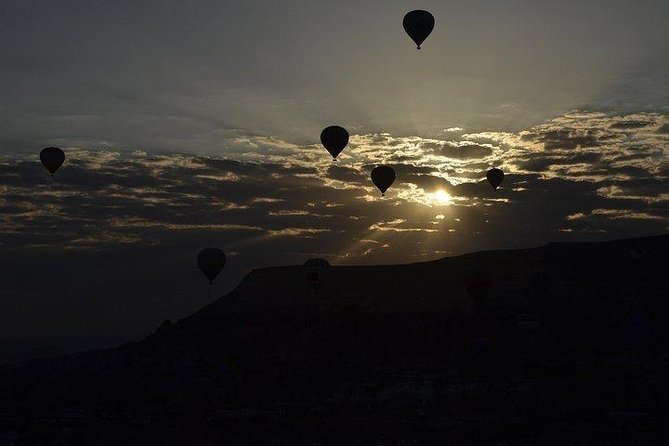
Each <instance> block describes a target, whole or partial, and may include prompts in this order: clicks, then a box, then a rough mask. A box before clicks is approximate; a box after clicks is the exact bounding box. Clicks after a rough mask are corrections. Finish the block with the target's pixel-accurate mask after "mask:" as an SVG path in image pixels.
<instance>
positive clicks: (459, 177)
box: [0, 112, 669, 335]
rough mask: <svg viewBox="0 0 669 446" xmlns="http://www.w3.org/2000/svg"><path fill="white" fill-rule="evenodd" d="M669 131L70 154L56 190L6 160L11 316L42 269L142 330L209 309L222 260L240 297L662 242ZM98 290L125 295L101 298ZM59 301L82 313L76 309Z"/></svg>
mask: <svg viewBox="0 0 669 446" xmlns="http://www.w3.org/2000/svg"><path fill="white" fill-rule="evenodd" d="M668 126H669V117H668V116H666V115H660V114H647V113H645V114H632V115H624V116H621V115H609V114H604V113H586V112H573V113H569V114H566V115H564V116H561V117H559V118H556V119H553V120H551V121H548V122H546V123H544V124H541V125H538V126H536V127H533V128H530V129H528V130H526V131H522V132H518V133H501V132H487V133H467V132H466V129H464V130H463V129H456V130H453V129H449V131H446V132H444V134H443V135H444V136H443V138H442V139H426V138H420V137H415V136H399V135H391V134H387V133H383V134H367V135H353V136H352V138H351V143H350V145H349V147H348V148H347V149H346V150H345V151H344V153H343V154H342V155H341V156H340V158H339V160H338V161H337V162H332V161H331V159H330V158H329V156H327V153H326V152H325V151H324V149H322V148H321V147H319V146H317V145H308V146H297V145H294V144H290V143H286V142H283V141H281V140H279V139H275V138H269V137H259V136H245V137H243V138H242V137H240V138H239V139H238V140H237V141H236V142H235V143H234V144H233V145H231V147H229V148H228V151H227V153H229V154H230V155H229V156H226V158H216V157H211V156H198V155H183V154H175V153H171V154H162V155H157V154H147V153H144V152H118V151H113V150H95V151H93V150H86V149H84V148H66V149H65V150H66V154H67V161H66V163H65V165H64V166H63V167H62V168H61V170H60V171H59V172H58V173H57V174H56V177H55V179H53V180H52V179H51V178H50V177H49V176H48V175H47V174H46V171H45V170H44V169H43V167H42V166H41V165H40V164H39V162H38V160H37V155H36V154H29V155H16V156H11V157H9V156H5V157H4V158H2V159H1V160H0V210H1V214H0V248H2V254H0V257H1V259H0V260H2V261H3V264H5V263H6V264H8V265H10V266H9V267H8V268H7V269H6V270H5V271H4V272H3V273H2V274H3V275H4V277H3V280H6V281H9V282H8V283H10V284H13V285H11V286H10V288H9V289H10V290H12V295H11V296H5V297H3V301H2V302H3V305H4V307H3V310H4V312H1V313H2V314H4V315H5V316H3V317H4V318H7V319H9V318H10V317H16V316H17V312H28V313H30V311H29V309H30V308H32V306H31V305H32V304H30V305H29V304H27V303H26V302H30V299H28V297H27V296H30V295H32V296H43V294H40V291H39V290H40V289H41V288H40V287H42V288H45V287H46V285H44V284H43V283H42V284H34V283H31V282H30V280H29V279H21V278H17V277H19V276H21V275H22V274H23V275H24V276H25V277H27V276H28V271H32V272H31V273H30V274H35V273H36V274H38V275H41V274H46V277H52V278H53V280H55V281H57V279H56V277H57V276H58V274H63V273H64V271H65V274H74V273H73V272H72V268H74V267H77V268H83V270H86V271H88V274H92V276H91V277H89V276H83V275H82V276H78V277H79V278H78V279H74V278H72V280H71V282H72V283H75V282H76V283H78V285H77V286H76V287H75V288H76V290H75V291H74V292H75V294H77V293H79V294H77V295H81V296H84V295H98V294H100V295H103V296H105V297H104V299H108V298H109V293H113V296H114V297H113V298H111V299H112V300H111V302H114V305H116V306H115V307H114V308H115V310H112V309H108V311H107V313H108V316H107V317H109V318H110V319H109V321H110V322H109V327H108V329H109V330H110V331H111V330H112V329H113V327H114V325H115V324H116V322H118V321H117V320H116V319H114V317H112V316H109V314H115V315H116V316H117V317H118V318H122V317H124V316H122V315H123V314H124V311H122V310H121V308H124V309H127V308H134V310H133V312H134V313H136V314H138V316H136V317H137V321H136V325H134V326H133V325H132V324H130V325H131V326H133V327H135V329H136V330H137V331H139V330H140V329H139V327H140V326H141V327H144V326H145V325H146V320H150V321H151V322H156V321H155V320H154V319H158V318H164V316H169V317H175V316H178V315H183V314H185V313H187V312H188V311H192V310H193V309H194V308H195V307H196V306H198V305H201V304H202V303H203V302H204V301H206V299H205V298H203V299H204V301H203V300H202V299H200V300H198V299H194V300H188V299H185V298H184V297H183V296H186V295H188V294H189V290H192V289H193V288H192V287H194V286H200V284H201V282H202V280H201V279H202V278H200V277H199V275H198V272H197V271H196V270H195V268H194V264H193V260H192V259H193V257H194V255H195V254H196V253H197V251H198V250H199V249H201V248H203V247H208V246H218V247H221V248H223V249H224V250H225V251H226V252H227V253H228V254H229V257H230V259H229V260H230V261H229V269H228V271H227V272H226V274H227V276H226V277H227V280H228V282H225V283H226V284H225V285H224V287H226V286H231V285H233V284H234V282H235V281H237V280H238V279H239V277H240V276H241V275H242V274H243V273H244V272H246V271H248V270H249V269H250V268H253V267H258V266H268V265H277V264H297V263H302V262H303V261H304V260H306V259H307V258H309V257H314V256H322V257H327V258H328V259H330V260H331V261H332V262H333V263H334V264H364V263H395V262H411V261H422V260H430V259H434V258H437V257H441V256H444V255H455V254H459V253H464V252H468V251H473V250H480V249H495V248H513V247H522V246H531V245H537V244H542V243H545V242H549V241H557V240H596V239H609V238H617V237H628V236H640V235H645V234H654V233H662V232H666V231H667V230H668V229H669V187H667V178H668V177H669V165H668V163H667V155H668V151H669V146H668V143H669V133H668V132H667V130H666V129H667V127H668ZM380 163H384V164H389V165H392V166H393V167H394V168H395V169H396V171H397V173H398V178H397V182H396V184H395V185H394V186H393V187H392V188H391V190H390V191H389V192H388V193H387V194H386V195H387V196H386V197H385V198H381V197H380V194H379V192H378V191H377V190H376V189H375V188H374V186H373V185H372V184H371V182H370V180H369V172H370V171H371V169H372V168H373V167H374V166H376V165H377V164H380ZM491 167H500V168H502V169H503V170H504V171H505V172H506V178H505V180H504V183H503V186H502V188H501V189H500V190H498V191H493V190H492V188H491V187H490V185H488V184H487V182H486V181H485V172H486V170H487V169H489V168H491ZM139 258H141V259H143V261H142V263H141V265H140V264H138V263H137V261H136V259H139ZM10 259H11V260H10ZM82 259H89V260H88V261H86V262H84V263H85V264H84V265H82ZM105 259H107V260H105ZM119 259H120V260H119ZM112 260H113V261H112ZM119 264H120V265H122V266H119ZM73 265H75V266H73ZM76 265H78V266H76ZM91 265H97V266H96V270H95V271H91V270H90V269H91V268H92V266H91ZM130 265H134V266H133V267H130ZM44 270H47V272H44ZM179 271H187V272H186V273H183V272H182V273H179ZM17 275H18V276H17ZM21 277H23V276H21ZM72 277H75V276H72ZM112 277H115V279H111V278H112ZM45 280H46V279H45ZM100 280H103V281H107V282H108V281H110V280H112V281H113V282H114V285H113V286H110V287H108V288H107V289H106V290H104V291H101V290H100ZM43 282H44V281H43ZM121 282H123V283H127V285H122V283H121ZM12 286H13V288H12ZM151 290H160V292H159V294H161V295H162V296H163V298H162V299H159V301H157V302H161V303H160V304H158V303H156V302H154V304H155V305H154V304H150V303H147V301H146V299H147V296H148V295H151ZM41 291H42V292H44V289H41ZM201 295H203V294H201ZM179 296H180V297H179ZM154 297H155V295H154ZM26 299H27V301H26ZM35 299H38V298H37V297H35ZM39 299H43V298H39ZM39 299H38V300H39ZM82 299H83V297H82ZM91 299H93V301H95V299H96V298H91ZM99 299H103V298H102V297H99ZM21 300H23V303H22V304H21V305H18V306H17V301H21ZM56 301H58V302H61V301H60V300H56ZM50 302H54V301H53V300H52V301H50ZM165 302H171V303H170V304H169V305H167V304H165ZM175 302H176V303H175ZM38 303H39V304H40V305H44V304H45V303H44V301H42V300H39V302H33V304H34V305H35V306H37V305H38ZM26 305H27V306H26ZM54 305H55V304H54ZM61 305H66V306H68V308H72V305H73V304H72V299H69V300H67V302H66V303H63V302H61ZM90 305H91V306H90V307H88V306H86V305H84V306H83V307H84V310H85V309H86V308H88V310H85V311H84V310H82V309H81V308H79V309H77V310H76V312H77V314H78V315H79V316H81V314H80V312H81V311H83V312H84V314H86V317H85V318H84V319H86V320H90V321H91V324H93V325H96V324H97V325H96V326H100V323H99V320H97V319H96V318H98V319H99V317H98V316H94V315H92V314H89V313H87V312H86V311H89V312H93V311H97V310H95V309H99V308H100V305H102V306H103V307H104V305H110V304H109V302H107V303H106V304H100V302H98V306H95V305H92V304H90ZM140 307H141V308H140ZM158 307H159V311H158V310H157V308H158ZM17 308H18V309H17ZM54 311H57V309H56V310H54ZM72 311H75V310H72ZM134 313H133V314H134ZM31 317H37V318H38V320H40V321H42V323H43V324H46V325H48V326H49V327H51V328H53V327H54V326H57V325H58V324H55V323H53V322H46V321H43V320H42V319H40V318H39V317H38V316H35V315H33V316H31ZM14 320H18V319H14ZM77 320H81V318H80V317H79V318H78V319H77ZM95 321H97V322H95ZM3 322H6V323H5V324H4V325H5V327H6V330H12V329H18V327H17V326H16V324H12V323H10V322H8V321H3ZM54 324H55V325H54ZM102 325H104V324H102ZM12 327H13V328H12ZM53 329H54V330H55V328H53ZM45 330H46V328H45ZM82 330H83V328H82ZM45 332H48V330H46V331H45ZM0 335H1V333H0Z"/></svg>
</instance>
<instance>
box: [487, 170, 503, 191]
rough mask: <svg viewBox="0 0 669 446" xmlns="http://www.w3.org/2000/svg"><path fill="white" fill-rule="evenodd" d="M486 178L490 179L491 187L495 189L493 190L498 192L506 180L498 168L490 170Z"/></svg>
mask: <svg viewBox="0 0 669 446" xmlns="http://www.w3.org/2000/svg"><path fill="white" fill-rule="evenodd" d="M486 177H487V178H488V182H490V185H491V186H492V187H493V189H495V190H496V189H497V188H498V187H499V185H500V184H502V180H503V179H504V172H502V171H501V170H500V169H497V168H495V169H490V170H489V171H488V174H487V175H486Z"/></svg>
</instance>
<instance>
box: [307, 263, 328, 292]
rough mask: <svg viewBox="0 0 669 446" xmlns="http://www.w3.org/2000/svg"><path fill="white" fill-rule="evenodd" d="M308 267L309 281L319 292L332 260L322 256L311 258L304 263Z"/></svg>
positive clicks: (315, 290)
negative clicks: (329, 260)
mask: <svg viewBox="0 0 669 446" xmlns="http://www.w3.org/2000/svg"><path fill="white" fill-rule="evenodd" d="M304 266H305V267H306V268H307V274H306V277H307V282H309V285H311V287H312V288H313V289H314V292H316V293H318V291H319V290H320V289H321V286H322V285H323V276H324V275H325V271H326V270H327V269H328V268H329V267H330V262H328V261H327V260H325V259H321V258H314V259H309V260H307V261H306V262H305V263H304Z"/></svg>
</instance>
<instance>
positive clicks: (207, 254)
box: [197, 248, 225, 285]
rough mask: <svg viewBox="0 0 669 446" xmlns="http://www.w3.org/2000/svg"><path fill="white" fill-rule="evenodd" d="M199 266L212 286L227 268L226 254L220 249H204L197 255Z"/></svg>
mask: <svg viewBox="0 0 669 446" xmlns="http://www.w3.org/2000/svg"><path fill="white" fill-rule="evenodd" d="M197 266H198V267H199V268H200V271H202V273H203V274H204V275H205V276H207V279H209V284H210V285H211V284H213V283H214V279H216V276H218V275H219V273H220V272H221V271H222V270H223V267H224V266H225V254H223V251H221V250H220V249H218V248H207V249H203V250H202V251H200V253H199V254H198V255H197Z"/></svg>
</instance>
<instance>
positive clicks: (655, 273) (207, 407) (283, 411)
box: [0, 235, 669, 444]
mask: <svg viewBox="0 0 669 446" xmlns="http://www.w3.org/2000/svg"><path fill="white" fill-rule="evenodd" d="M668 250H669V236H667V235H665V236H657V237H648V238H641V239H631V240H621V241H614V242H606V243H584V244H550V245H547V246H544V247H540V248H535V249H526V250H514V251H491V252H480V253H474V254H469V255H465V256H461V257H454V258H445V259H441V260H438V261H434V262H428V263H419V264H411V265H397V266H375V267H331V268H330V269H328V271H327V272H325V273H321V282H322V283H321V287H320V290H319V292H318V293H315V292H314V291H313V289H312V288H311V287H310V285H309V283H308V281H307V280H306V277H305V274H306V271H305V269H304V268H303V267H283V268H269V269H263V270H257V271H254V272H252V273H251V274H249V276H248V277H246V278H245V279H244V281H243V282H242V283H241V284H240V286H239V287H237V289H235V290H234V291H233V292H231V293H230V294H228V295H227V296H224V297H222V298H221V299H219V300H218V301H216V302H214V303H213V304H211V305H209V306H207V307H205V308H203V309H202V310H200V311H199V312H197V313H195V314H194V315H192V316H190V317H188V318H185V319H182V320H180V321H178V322H177V323H174V324H171V323H167V322H166V323H164V324H163V325H161V327H160V328H159V329H158V330H157V331H156V333H154V334H153V335H151V336H149V337H147V338H146V339H145V340H143V341H140V342H136V343H131V344H126V345H124V346H121V347H119V348H117V349H112V350H105V351H96V352H88V353H82V354H76V355H69V356H64V357H61V358H57V359H49V360H42V361H36V362H31V363H23V364H19V365H11V366H4V367H3V368H0V374H1V376H0V382H1V383H2V384H0V386H1V387H0V392H1V393H0V397H1V398H0V399H1V401H2V403H0V404H1V406H0V411H1V412H5V413H6V414H8V415H6V416H5V419H4V420H0V421H1V422H2V424H0V432H2V429H3V427H2V426H5V427H4V429H5V430H6V432H14V433H16V435H19V436H20V437H21V438H22V439H23V440H24V441H26V442H28V441H40V440H39V439H40V438H42V439H44V438H65V440H64V441H84V444H88V443H90V444H119V443H124V444H151V443H157V444H184V443H187V442H191V443H192V442H193V441H197V443H198V444H208V443H209V442H210V443H211V444H217V442H220V441H222V440H225V441H226V442H227V443H228V444H258V443H261V444H265V443H269V442H270V440H272V441H274V442H275V444H342V443H344V444H353V443H354V442H358V443H357V444H375V443H376V444H379V443H378V442H381V443H380V444H443V443H444V442H446V441H449V440H451V441H457V442H460V443H464V444H546V443H549V444H552V443H553V442H554V443H555V444H565V443H570V442H573V441H575V440H576V439H585V441H586V443H585V444H600V443H601V444H628V443H630V442H640V443H645V444H648V443H653V442H657V441H658V440H660V439H662V438H665V435H666V434H667V432H666V428H665V427H664V426H666V425H667V424H668V423H667V421H668V420H669V417H668V414H669V403H668V402H669V387H668V382H667V378H666V377H667V376H669V375H667V372H668V371H669V370H668V369H669V353H668V350H667V347H666V340H667V339H669V328H668V327H669V325H668V324H667V317H668V316H669V305H668V304H667V296H669V278H668V276H667V273H668V272H669V270H668V268H667V267H668V262H667V261H666V253H667V252H669V251H668ZM45 420H48V421H45ZM399 441H404V442H405V443H396V442H399ZM38 444H39V443H38Z"/></svg>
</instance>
